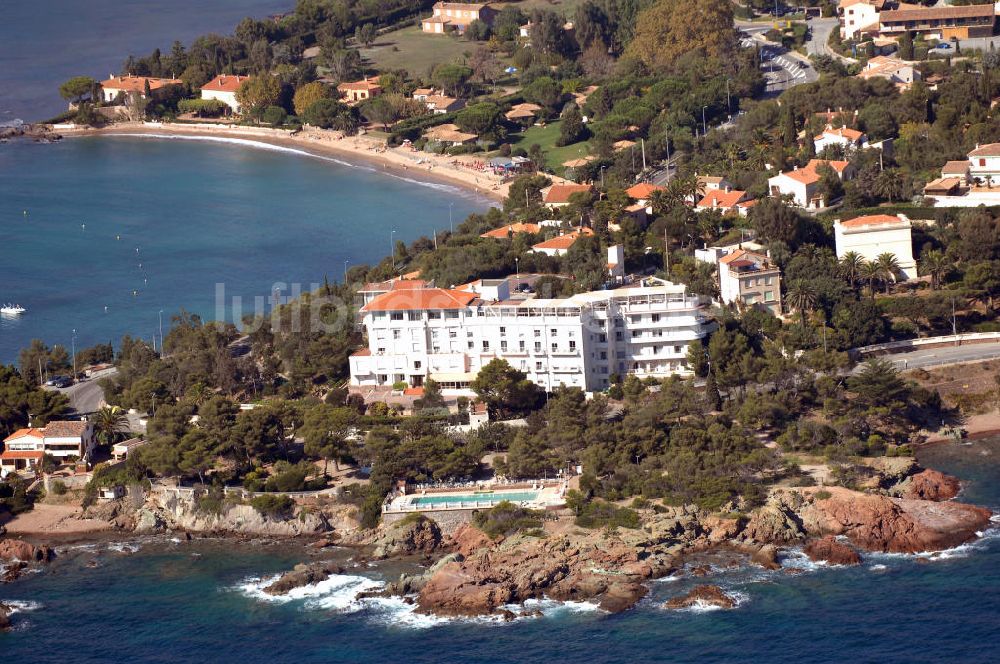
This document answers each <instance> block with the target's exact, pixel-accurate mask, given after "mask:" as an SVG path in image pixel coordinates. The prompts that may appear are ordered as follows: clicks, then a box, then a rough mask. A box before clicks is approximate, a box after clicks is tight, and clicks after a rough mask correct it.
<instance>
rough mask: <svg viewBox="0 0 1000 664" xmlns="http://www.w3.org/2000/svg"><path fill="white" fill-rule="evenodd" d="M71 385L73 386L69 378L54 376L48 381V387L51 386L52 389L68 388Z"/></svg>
mask: <svg viewBox="0 0 1000 664" xmlns="http://www.w3.org/2000/svg"><path fill="white" fill-rule="evenodd" d="M72 384H73V379H72V378H70V377H69V376H56V377H55V378H53V379H52V380H50V381H49V385H51V386H52V387H59V388H62V387H69V386H70V385H72Z"/></svg>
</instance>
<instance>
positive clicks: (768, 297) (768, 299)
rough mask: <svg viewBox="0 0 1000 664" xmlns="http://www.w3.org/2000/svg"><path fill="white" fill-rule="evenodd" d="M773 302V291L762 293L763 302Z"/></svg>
mask: <svg viewBox="0 0 1000 664" xmlns="http://www.w3.org/2000/svg"><path fill="white" fill-rule="evenodd" d="M773 300H774V291H764V301H765V302H771V301H773Z"/></svg>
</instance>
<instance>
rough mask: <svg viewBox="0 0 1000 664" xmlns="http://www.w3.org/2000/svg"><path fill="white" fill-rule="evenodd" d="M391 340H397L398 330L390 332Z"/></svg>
mask: <svg viewBox="0 0 1000 664" xmlns="http://www.w3.org/2000/svg"><path fill="white" fill-rule="evenodd" d="M392 338H393V339H398V338H399V330H393V331H392Z"/></svg>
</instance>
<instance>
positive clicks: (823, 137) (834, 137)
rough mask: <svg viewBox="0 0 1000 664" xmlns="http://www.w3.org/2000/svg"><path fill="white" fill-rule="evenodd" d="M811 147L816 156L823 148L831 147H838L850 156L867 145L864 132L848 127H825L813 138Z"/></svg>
mask: <svg viewBox="0 0 1000 664" xmlns="http://www.w3.org/2000/svg"><path fill="white" fill-rule="evenodd" d="M813 145H814V146H815V148H816V154H819V153H820V152H822V151H823V149H824V148H827V147H830V146H832V145H839V146H841V147H843V148H844V154H848V155H849V154H850V153H851V152H853V151H855V150H860V149H862V148H864V147H867V145H868V137H867V136H865V134H864V132H861V131H858V130H857V129H851V128H849V127H836V128H835V127H832V126H831V125H827V126H826V128H825V129H823V131H821V132H820V133H819V134H817V135H816V136H814V137H813Z"/></svg>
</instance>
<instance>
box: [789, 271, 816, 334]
mask: <svg viewBox="0 0 1000 664" xmlns="http://www.w3.org/2000/svg"><path fill="white" fill-rule="evenodd" d="M787 299H788V306H790V307H791V308H792V309H795V310H796V311H798V312H799V316H800V318H801V320H802V326H803V327H805V325H806V313H807V312H808V311H812V308H813V307H815V306H816V302H817V297H816V289H815V288H813V286H812V284H809V283H806V282H805V281H802V280H801V279H799V280H797V281H795V282H794V283H793V284H792V286H791V288H789V289H788V297H787Z"/></svg>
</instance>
